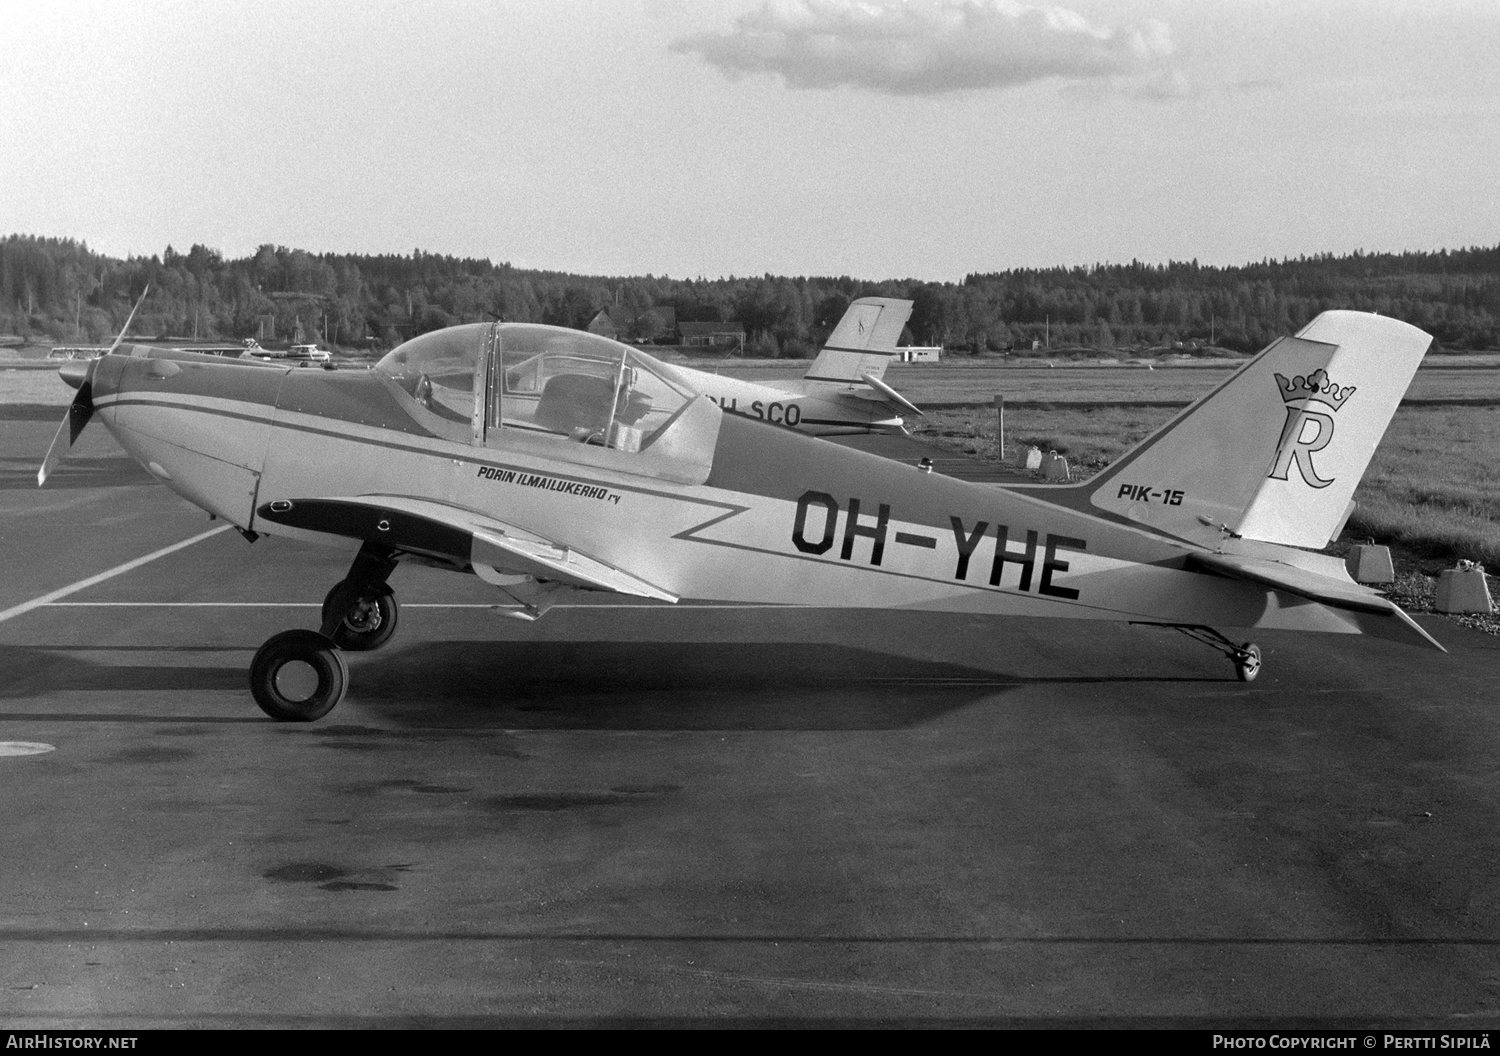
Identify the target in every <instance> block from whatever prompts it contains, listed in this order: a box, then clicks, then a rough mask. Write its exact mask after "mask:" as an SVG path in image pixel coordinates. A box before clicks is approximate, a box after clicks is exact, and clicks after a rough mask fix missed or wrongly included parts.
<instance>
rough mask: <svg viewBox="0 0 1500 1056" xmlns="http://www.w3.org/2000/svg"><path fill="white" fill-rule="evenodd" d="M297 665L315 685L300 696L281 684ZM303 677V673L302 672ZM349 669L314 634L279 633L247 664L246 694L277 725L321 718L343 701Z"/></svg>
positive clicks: (320, 637)
mask: <svg viewBox="0 0 1500 1056" xmlns="http://www.w3.org/2000/svg"><path fill="white" fill-rule="evenodd" d="M293 664H300V665H302V666H303V667H305V668H308V669H310V670H311V673H312V674H313V675H315V676H316V680H317V681H316V685H315V686H314V687H313V688H312V689H311V690H310V692H308V693H307V694H305V695H304V694H303V693H302V692H301V691H300V690H299V689H298V688H296V687H293V686H291V685H288V684H284V683H285V681H286V680H285V679H284V678H283V677H282V676H284V675H288V674H291V673H290V672H288V671H287V669H288V667H289V666H290V665H293ZM304 674H305V672H304ZM348 688H349V668H348V667H346V666H345V665H344V658H343V656H341V655H340V654H339V651H338V649H337V648H335V647H334V644H333V642H331V641H329V640H328V639H327V638H325V637H323V635H321V634H319V633H318V632H317V631H306V630H296V631H282V632H281V633H280V634H277V635H272V636H271V637H270V638H267V639H266V643H265V644H264V645H262V646H261V647H260V648H259V649H257V650H256V652H255V659H254V660H252V661H250V694H251V695H252V696H253V697H255V703H256V704H258V705H260V710H261V711H263V712H265V713H266V714H267V715H269V716H271V718H273V719H276V720H278V721H280V722H312V721H313V720H314V719H321V718H322V717H323V716H324V715H327V714H328V713H329V712H330V711H332V710H333V708H334V705H336V704H337V703H338V702H339V701H341V700H343V699H344V692H345V691H346V690H347V689H348Z"/></svg>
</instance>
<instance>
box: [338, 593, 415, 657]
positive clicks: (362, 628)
mask: <svg viewBox="0 0 1500 1056" xmlns="http://www.w3.org/2000/svg"><path fill="white" fill-rule="evenodd" d="M338 610H343V613H344V617H343V619H342V620H340V621H339V623H338V625H337V626H336V627H335V628H334V630H333V643H334V644H335V645H337V646H338V647H339V648H340V649H347V650H349V651H350V652H351V653H360V652H369V651H370V650H372V649H379V648H380V647H381V646H382V645H384V644H385V643H386V642H387V641H389V640H390V637H391V635H393V634H395V633H396V614H397V608H396V596H395V593H394V592H393V591H392V590H391V588H390V586H389V585H388V584H385V583H373V584H369V585H368V586H366V587H365V588H364V589H363V590H360V588H359V586H358V585H357V584H355V583H354V582H352V581H351V580H347V579H345V580H341V581H339V582H338V583H336V584H334V587H333V589H332V590H330V591H329V592H328V596H327V597H326V598H324V599H323V615H322V624H323V626H324V627H325V628H326V627H327V626H328V619H329V616H330V615H331V614H333V613H334V612H335V611H338Z"/></svg>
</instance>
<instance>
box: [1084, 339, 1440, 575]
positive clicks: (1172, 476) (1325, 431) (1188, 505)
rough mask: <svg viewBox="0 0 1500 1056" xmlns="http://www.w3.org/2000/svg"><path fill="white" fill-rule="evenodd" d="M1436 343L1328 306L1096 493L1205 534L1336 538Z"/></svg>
mask: <svg viewBox="0 0 1500 1056" xmlns="http://www.w3.org/2000/svg"><path fill="white" fill-rule="evenodd" d="M1431 343H1432V338H1431V336H1430V335H1428V334H1425V333H1423V332H1422V331H1421V330H1418V329H1417V328H1416V327H1414V326H1409V325H1408V324H1406V323H1403V322H1400V321H1398V320H1395V319H1388V318H1385V317H1382V316H1378V315H1367V314H1365V313H1363V312H1345V311H1337V312H1324V313H1323V314H1322V315H1320V316H1318V317H1317V318H1316V319H1314V320H1313V321H1312V322H1311V323H1309V324H1308V325H1307V326H1306V327H1304V328H1303V329H1302V331H1301V332H1300V333H1298V334H1297V336H1296V337H1284V338H1281V339H1280V340H1278V341H1276V342H1275V343H1273V344H1272V345H1271V346H1270V347H1269V348H1267V349H1266V350H1265V351H1264V352H1262V353H1261V354H1260V355H1259V356H1257V357H1256V358H1255V359H1253V360H1251V361H1250V362H1249V363H1248V364H1246V365H1245V367H1244V368H1243V369H1241V370H1240V371H1238V372H1237V373H1236V374H1235V375H1234V376H1233V377H1232V378H1230V379H1229V380H1228V381H1226V382H1225V383H1224V384H1223V385H1221V386H1219V387H1218V388H1217V389H1215V390H1214V391H1213V392H1211V393H1209V394H1208V395H1207V396H1205V397H1204V398H1203V399H1201V400H1199V401H1198V402H1197V403H1195V404H1194V405H1193V406H1192V407H1189V408H1188V409H1187V410H1186V411H1184V412H1183V413H1182V414H1180V415H1178V416H1177V417H1176V418H1175V419H1173V420H1172V421H1171V422H1169V423H1168V424H1167V425H1165V426H1163V427H1162V428H1161V429H1159V430H1157V432H1156V433H1154V434H1153V435H1151V436H1150V437H1148V438H1147V439H1146V440H1144V441H1142V442H1141V444H1140V445H1139V446H1137V447H1136V448H1135V449H1134V450H1132V451H1130V452H1128V453H1127V454H1126V455H1125V456H1124V457H1123V458H1121V459H1120V460H1119V461H1118V462H1116V463H1115V464H1114V465H1112V466H1111V467H1110V468H1109V469H1108V470H1106V471H1105V472H1104V473H1103V474H1101V475H1100V476H1098V477H1096V478H1095V479H1094V480H1092V481H1090V482H1089V483H1088V484H1086V485H1084V488H1086V489H1087V492H1086V493H1087V494H1088V496H1089V501H1090V503H1091V504H1092V505H1093V506H1094V507H1096V508H1097V509H1100V510H1103V511H1106V512H1109V513H1114V514H1116V515H1119V516H1123V517H1126V518H1128V519H1130V520H1132V521H1135V522H1137V523H1140V524H1142V525H1145V526H1148V527H1152V528H1155V529H1157V530H1159V531H1162V532H1165V533H1167V534H1170V535H1174V536H1177V537H1178V538H1182V539H1189V540H1192V541H1194V542H1200V543H1208V544H1212V543H1214V542H1216V541H1218V540H1219V539H1220V538H1222V533H1223V532H1224V531H1226V530H1227V531H1228V532H1230V533H1232V534H1234V535H1237V536H1243V537H1245V538H1248V539H1260V540H1264V541H1266V542H1271V543H1282V544H1285V545H1289V546H1303V547H1311V548H1313V549H1318V548H1321V547H1323V546H1326V545H1327V544H1328V541H1329V540H1330V539H1331V538H1332V537H1333V536H1334V535H1335V534H1337V532H1338V531H1339V529H1340V528H1342V527H1343V523H1344V520H1345V519H1346V518H1347V516H1348V514H1349V511H1350V509H1352V503H1351V501H1350V498H1351V496H1352V495H1353V494H1354V488H1355V486H1356V485H1357V484H1358V483H1359V480H1360V477H1362V476H1363V475H1364V472H1365V468H1366V467H1367V466H1368V465H1369V464H1370V458H1371V456H1372V455H1373V454H1374V453H1375V447H1376V445H1377V444H1379V443H1380V438H1381V437H1382V436H1384V435H1385V429H1386V426H1387V425H1388V424H1389V423H1390V420H1391V416H1392V415H1393V414H1394V413H1395V411H1396V406H1397V404H1399V403H1400V402H1401V397H1402V396H1403V395H1405V393H1406V388H1407V386H1408V385H1409V384H1410V383H1411V379H1412V376H1413V375H1414V374H1415V373H1416V370H1417V366H1418V365H1419V364H1420V363H1421V362H1422V357H1423V355H1425V354H1426V352H1427V348H1428V346H1429V345H1430V344H1431Z"/></svg>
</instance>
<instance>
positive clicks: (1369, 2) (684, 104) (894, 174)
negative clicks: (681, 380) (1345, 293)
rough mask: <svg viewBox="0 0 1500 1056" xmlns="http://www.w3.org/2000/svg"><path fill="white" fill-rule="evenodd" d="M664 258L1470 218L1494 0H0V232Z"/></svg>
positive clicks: (1489, 82) (752, 270) (1412, 245)
mask: <svg viewBox="0 0 1500 1056" xmlns="http://www.w3.org/2000/svg"><path fill="white" fill-rule="evenodd" d="M6 233H23V234H38V235H51V236H64V237H70V238H76V239H81V240H83V241H86V242H87V243H88V244H89V245H90V246H92V247H93V248H94V249H96V250H99V251H102V252H105V253H109V254H112V255H119V256H123V255H126V254H152V253H160V252H161V251H162V250H163V248H165V247H166V246H167V245H168V244H171V245H173V246H175V247H176V248H178V249H179V250H186V249H187V248H188V247H189V246H190V245H191V244H193V243H200V242H201V243H204V244H206V245H209V246H211V247H213V248H215V249H218V250H220V251H221V252H223V253H224V254H225V255H227V256H232V257H237V256H244V255H248V254H250V253H252V252H253V251H254V250H255V248H256V247H257V246H259V245H261V244H264V243H275V244H279V245H285V246H290V247H298V248H303V249H308V250H312V251H314V252H325V251H334V252H360V253H410V252H411V251H412V250H413V249H414V248H421V249H423V250H426V251H429V252H434V253H445V254H454V255H459V256H475V257H489V258H491V259H493V260H496V261H510V262H511V263H512V264H515V265H517V266H520V267H530V268H551V269H557V270H562V271H571V272H585V273H592V274H608V275H639V274H644V273H647V272H651V273H655V274H658V275H662V274H666V275H671V276H674V277H682V276H699V275H702V276H707V277H711V278H712V277H718V276H723V275H731V274H738V275H745V274H761V273H764V272H770V273H774V274H783V275H802V274H817V275H830V274H849V275H854V276H857V277H860V278H866V279H880V278H895V277H915V278H921V279H932V280H956V279H961V278H962V277H963V276H964V275H965V274H968V273H970V272H976V271H995V270H1001V269H1005V268H1010V267H1018V266H1049V265H1054V264H1064V265H1074V264H1089V263H1093V262H1109V261H1116V262H1117V261H1128V260H1130V259H1132V258H1138V259H1141V260H1147V261H1165V260H1169V259H1176V260H1185V259H1190V258H1197V259H1199V260H1200V261H1203V262H1205V263H1216V264H1238V263H1244V262H1246V261H1249V260H1259V259H1261V258H1263V257H1271V258H1281V257H1287V256H1296V255H1298V254H1312V253H1323V252H1332V253H1346V252H1350V251H1352V250H1355V249H1364V250H1367V251H1385V250H1403V249H1439V248H1444V247H1450V248H1455V247H1462V246H1468V245H1494V244H1496V243H1497V242H1500V2H1495V0H1422V2H1407V0H1131V2H1126V0H1059V2H1057V3H1040V4H1033V3H1029V2H1023V0H907V2H897V0H862V2H852V0H776V2H772V3H766V2H764V0H744V2H735V0H722V2H707V0H577V2H569V0H497V2H489V3H486V2H478V0H469V2H462V0H453V2H440V0H420V2H402V3H391V2H370V3H342V2H331V0H297V2H290V3H288V2H281V0H254V2H250V0H243V2H234V3H209V2H205V0H193V2H188V0H181V2H174V0H150V2H147V3H136V2H130V0H111V2H106V3H74V2H68V0H61V2H60V0H47V2H45V3H35V2H31V0H0V234H6Z"/></svg>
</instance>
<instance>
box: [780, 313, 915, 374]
mask: <svg viewBox="0 0 1500 1056" xmlns="http://www.w3.org/2000/svg"><path fill="white" fill-rule="evenodd" d="M911 304H912V302H911V301H902V300H898V299H896V298H894V297H861V298H860V299H859V300H857V301H854V302H853V303H852V304H850V305H849V308H848V310H847V311H846V312H844V317H843V318H842V319H840V320H839V325H838V326H836V327H834V328H833V333H831V334H829V335H828V341H827V343H826V344H824V345H823V350H822V351H821V352H819V353H818V358H817V359H815V360H813V364H812V366H811V367H809V368H808V371H807V375H806V377H805V378H804V380H806V381H822V382H833V383H836V384H840V385H850V384H856V383H858V382H859V381H860V379H861V375H864V376H866V377H871V378H875V379H876V380H879V379H880V378H881V377H883V376H884V375H885V368H886V365H887V364H888V363H890V361H891V360H892V359H893V358H895V357H896V356H898V355H900V354H901V353H900V352H898V351H897V350H896V342H897V341H899V340H900V339H901V331H902V330H903V329H905V328H906V320H907V319H909V318H910V317H911Z"/></svg>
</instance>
